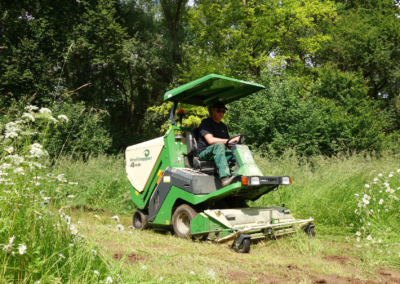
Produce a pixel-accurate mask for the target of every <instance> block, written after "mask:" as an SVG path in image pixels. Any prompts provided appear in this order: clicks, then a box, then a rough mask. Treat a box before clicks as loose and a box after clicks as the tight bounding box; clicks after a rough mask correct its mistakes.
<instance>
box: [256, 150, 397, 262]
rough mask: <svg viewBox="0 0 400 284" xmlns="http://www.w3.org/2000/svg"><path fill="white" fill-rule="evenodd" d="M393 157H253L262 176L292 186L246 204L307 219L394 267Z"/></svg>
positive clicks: (340, 239) (395, 259)
mask: <svg viewBox="0 0 400 284" xmlns="http://www.w3.org/2000/svg"><path fill="white" fill-rule="evenodd" d="M399 158H400V157H399V156H396V155H392V154H389V153H386V154H383V155H380V156H379V157H375V156H373V155H370V154H363V153H362V154H340V155H337V156H334V157H325V156H314V157H309V158H307V159H305V158H302V157H298V156H296V155H295V153H294V151H287V152H286V153H285V155H283V156H281V157H274V158H270V159H266V158H261V157H260V156H256V162H257V164H258V165H259V166H260V168H261V170H262V172H263V174H264V175H289V176H291V177H292V178H293V184H292V185H291V186H281V187H279V189H278V190H277V191H274V192H271V193H269V194H267V195H264V196H262V197H261V198H260V199H259V200H257V201H255V202H251V205H253V206H262V205H277V204H285V206H286V207H287V208H290V209H291V212H292V214H293V215H294V216H295V217H296V218H309V217H313V218H314V219H315V224H316V229H317V231H318V228H320V229H321V228H322V230H321V231H322V232H325V233H326V234H331V235H333V236H332V237H336V239H337V240H338V241H348V242H349V243H350V244H353V245H354V246H355V248H357V249H360V250H363V251H365V248H368V251H369V252H370V254H369V255H368V257H371V258H373V259H378V258H379V259H380V260H382V261H385V262H386V263H391V264H394V265H396V266H399V264H400V244H399V240H400V233H399V232H400V201H399V197H400V170H399V169H400V163H399V162H400V159H399Z"/></svg>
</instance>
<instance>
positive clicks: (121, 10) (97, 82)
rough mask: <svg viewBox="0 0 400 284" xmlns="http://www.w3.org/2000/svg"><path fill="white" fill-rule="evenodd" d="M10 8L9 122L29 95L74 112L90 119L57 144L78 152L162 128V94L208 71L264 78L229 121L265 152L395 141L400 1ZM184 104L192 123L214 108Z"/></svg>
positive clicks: (0, 55) (6, 5)
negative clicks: (75, 145) (261, 86)
mask: <svg viewBox="0 0 400 284" xmlns="http://www.w3.org/2000/svg"><path fill="white" fill-rule="evenodd" d="M0 15H1V19H0V21H1V29H0V33H1V36H0V95H1V100H0V109H1V111H2V114H3V116H2V117H1V119H0V121H2V122H3V123H5V122H7V116H8V114H9V113H10V112H11V111H14V110H15V109H16V108H18V105H20V107H19V108H20V111H22V107H23V106H22V105H23V104H24V103H27V102H29V103H30V104H34V105H38V106H42V107H49V108H52V109H53V110H54V111H55V112H62V113H68V114H69V115H70V116H71V119H73V121H75V122H74V123H76V124H77V125H79V126H80V127H73V128H71V129H69V130H68V131H69V132H68V131H67V132H57V133H55V134H54V135H55V137H57V138H56V139H54V141H53V142H49V143H53V144H54V145H52V147H53V148H52V149H54V151H53V150H52V151H53V152H54V153H56V152H59V151H60V149H59V148H60V147H62V145H64V143H62V142H61V141H65V140H66V139H67V137H68V139H69V141H70V142H71V141H79V143H78V144H79V145H82V146H80V148H79V147H78V148H79V149H80V150H79V151H78V150H77V149H78V148H77V149H74V148H73V147H72V146H71V148H68V147H67V148H66V149H64V150H63V151H67V152H71V153H72V152H73V153H75V154H80V153H83V152H87V151H91V149H93V150H92V151H93V152H94V153H103V152H107V153H118V152H120V151H123V149H124V148H125V147H126V146H128V145H132V144H135V143H138V142H142V141H145V140H148V139H151V138H154V137H156V136H159V135H161V132H160V131H163V129H164V128H165V123H166V120H167V115H166V113H167V112H168V108H169V105H168V104H164V103H163V95H164V93H165V92H166V91H167V90H169V89H172V88H175V87H177V86H179V85H180V84H183V83H187V82H189V81H192V80H195V79H198V78H200V77H202V76H205V75H207V74H210V73H217V74H221V75H226V76H231V77H234V78H237V79H244V80H249V81H256V82H259V83H263V84H265V85H266V87H267V89H266V90H265V91H264V92H260V93H258V94H256V95H253V96H251V97H249V98H247V99H242V100H241V101H239V102H236V103H233V104H232V106H230V114H228V115H227V117H226V121H227V123H228V126H229V128H230V131H231V132H238V131H246V132H249V135H250V140H249V142H251V143H253V145H254V146H256V147H258V148H259V149H261V150H263V151H264V150H265V151H276V152H279V151H281V150H282V149H284V148H287V147H295V148H296V149H298V153H299V154H307V155H308V154H312V153H315V152H323V153H326V154H332V153H336V152H337V151H343V150H366V149H367V150H374V151H379V150H380V149H383V148H385V147H386V146H387V145H388V143H389V142H390V143H392V142H393V141H397V137H398V134H397V133H398V131H399V113H400V91H399V88H400V69H399V68H400V67H399V66H400V50H399V46H400V9H399V2H398V1H393V0H377V1H359V0H337V1H327V0H268V1H265V0H262V1H260V0H241V1H228V0H217V1H209V0H195V1H186V0H160V1H151V0H124V1H112V0H69V1H60V0H53V1H49V0H40V1H32V0H15V1H3V2H2V3H1V4H0ZM185 108H186V109H187V114H188V116H187V118H186V119H185V120H184V123H185V124H186V125H188V126H191V127H193V126H195V125H197V124H198V123H199V122H200V121H201V119H202V118H203V117H205V116H206V115H207V111H206V110H205V109H204V108H198V107H193V106H185ZM82 110H85V111H83V112H82ZM96 129H97V130H96ZM94 131H97V133H102V134H101V136H102V137H104V139H100V138H99V136H96V135H90V134H89V133H90V132H94ZM260 133H261V134H260ZM94 137H97V138H94ZM93 139H94V140H93ZM98 144H101V146H99V145H98ZM68 145H70V144H68ZM71 145H72V144H71ZM83 145H93V146H91V147H86V146H85V147H83ZM95 145H97V146H95ZM282 147H283V148H282ZM77 151H78V152H77Z"/></svg>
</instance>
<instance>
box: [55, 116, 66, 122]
mask: <svg viewBox="0 0 400 284" xmlns="http://www.w3.org/2000/svg"><path fill="white" fill-rule="evenodd" d="M57 118H58V119H60V120H64V121H65V122H68V117H67V116H66V115H63V114H61V115H59V116H58V117H57Z"/></svg>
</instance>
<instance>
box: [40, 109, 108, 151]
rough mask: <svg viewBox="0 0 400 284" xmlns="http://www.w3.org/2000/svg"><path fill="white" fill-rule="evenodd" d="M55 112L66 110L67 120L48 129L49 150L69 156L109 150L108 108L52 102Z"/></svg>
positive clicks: (64, 111)
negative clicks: (65, 122)
mask: <svg viewBox="0 0 400 284" xmlns="http://www.w3.org/2000/svg"><path fill="white" fill-rule="evenodd" d="M53 111H54V114H55V115H59V114H65V115H66V116H67V117H68V119H69V122H68V124H67V125H66V126H65V127H63V128H55V129H54V131H52V132H51V133H49V136H50V137H51V139H50V140H49V141H48V145H47V149H48V151H49V154H50V155H51V156H52V157H54V158H57V157H59V156H62V155H63V153H64V154H67V153H68V155H70V156H71V157H83V156H88V155H99V154H103V153H106V152H109V151H110V150H111V146H112V138H111V137H110V126H109V114H108V113H107V111H104V110H101V109H95V108H87V107H85V105H84V103H83V102H81V103H75V104H71V103H63V104H60V105H58V104H54V106H53Z"/></svg>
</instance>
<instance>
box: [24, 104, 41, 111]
mask: <svg viewBox="0 0 400 284" xmlns="http://www.w3.org/2000/svg"><path fill="white" fill-rule="evenodd" d="M24 109H25V110H28V111H29V110H37V109H39V108H38V107H37V106H32V105H30V106H26V107H25V108H24Z"/></svg>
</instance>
